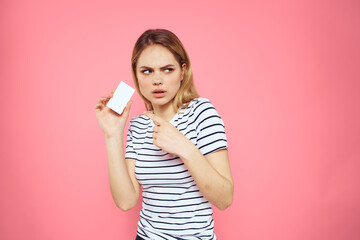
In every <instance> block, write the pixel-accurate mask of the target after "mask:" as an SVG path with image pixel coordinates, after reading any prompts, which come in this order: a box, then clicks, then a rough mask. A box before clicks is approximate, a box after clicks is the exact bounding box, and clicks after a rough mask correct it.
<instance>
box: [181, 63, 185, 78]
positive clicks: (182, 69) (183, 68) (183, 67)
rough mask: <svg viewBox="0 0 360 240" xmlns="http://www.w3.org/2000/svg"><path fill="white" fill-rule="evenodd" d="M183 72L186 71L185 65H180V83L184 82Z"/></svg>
mask: <svg viewBox="0 0 360 240" xmlns="http://www.w3.org/2000/svg"><path fill="white" fill-rule="evenodd" d="M185 71H186V63H183V64H182V65H181V81H182V80H184V76H185Z"/></svg>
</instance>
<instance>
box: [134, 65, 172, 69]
mask: <svg viewBox="0 0 360 240" xmlns="http://www.w3.org/2000/svg"><path fill="white" fill-rule="evenodd" d="M168 67H175V65H174V64H167V65H165V66H163V67H160V69H163V68H168ZM139 68H149V69H153V68H152V67H148V66H141V67H139Z"/></svg>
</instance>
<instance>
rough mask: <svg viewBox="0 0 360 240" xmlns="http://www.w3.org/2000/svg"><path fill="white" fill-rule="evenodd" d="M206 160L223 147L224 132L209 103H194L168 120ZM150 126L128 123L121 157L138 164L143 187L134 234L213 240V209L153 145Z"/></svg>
mask: <svg viewBox="0 0 360 240" xmlns="http://www.w3.org/2000/svg"><path fill="white" fill-rule="evenodd" d="M170 123H171V124H173V125H174V126H175V127H176V128H177V129H178V130H179V131H180V132H181V133H183V134H184V135H185V136H186V137H187V138H188V139H190V140H191V141H192V142H193V143H194V144H195V145H196V146H197V148H198V149H199V151H200V152H201V153H202V154H203V155H204V156H206V155H207V154H210V153H212V152H215V151H217V150H220V149H225V148H227V141H226V135H225V127H224V123H223V121H222V119H221V118H220V116H219V115H218V113H217V112H216V109H215V108H214V106H213V105H212V104H211V102H210V101H209V100H208V99H205V98H196V99H194V100H193V101H192V102H191V103H190V104H189V106H188V107H187V108H185V109H181V111H180V113H177V114H176V115H175V116H174V118H173V119H172V120H171V121H170ZM153 127H154V123H153V121H152V120H151V119H149V118H148V117H146V116H145V115H140V116H137V117H134V118H132V119H131V120H130V126H129V131H128V135H127V146H126V154H125V158H127V159H134V160H136V164H135V174H136V178H137V180H138V181H139V183H140V184H141V185H142V187H143V191H142V195H143V204H142V206H143V208H142V210H141V212H140V221H139V224H138V230H137V234H138V235H139V236H141V237H143V238H144V239H187V240H192V239H216V236H215V233H214V222H213V218H212V209H211V204H210V203H209V202H208V201H207V200H206V199H205V198H204V197H203V196H202V195H201V193H200V191H199V189H198V187H197V186H196V184H195V181H194V179H193V178H192V176H191V175H190V173H189V171H188V170H187V169H186V167H185V165H184V163H183V162H182V160H181V159H180V158H179V157H178V156H176V155H174V154H169V153H167V152H164V151H162V150H161V149H159V148H158V147H156V146H155V145H154V144H153V143H152V134H153Z"/></svg>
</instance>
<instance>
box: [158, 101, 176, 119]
mask: <svg viewBox="0 0 360 240" xmlns="http://www.w3.org/2000/svg"><path fill="white" fill-rule="evenodd" d="M153 109H154V113H155V114H156V115H157V116H159V117H161V118H162V119H164V120H166V121H170V120H171V119H173V117H174V116H175V114H176V111H175V110H174V107H173V105H172V104H167V105H166V106H153Z"/></svg>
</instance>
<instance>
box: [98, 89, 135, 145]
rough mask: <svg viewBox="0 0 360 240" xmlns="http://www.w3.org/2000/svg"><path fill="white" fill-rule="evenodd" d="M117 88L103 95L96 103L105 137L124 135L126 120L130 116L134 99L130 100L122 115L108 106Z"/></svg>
mask: <svg viewBox="0 0 360 240" xmlns="http://www.w3.org/2000/svg"><path fill="white" fill-rule="evenodd" d="M114 92H115V90H112V91H111V93H110V94H109V95H107V96H106V97H101V98H100V99H99V101H98V102H97V103H96V105H95V113H96V118H97V120H98V122H99V125H100V128H101V130H102V131H103V132H104V134H105V137H109V138H110V137H116V136H121V137H122V135H123V132H124V128H125V124H126V121H127V119H128V117H129V112H130V107H131V104H132V101H131V100H130V101H129V102H128V103H127V104H126V107H125V109H124V111H123V113H122V114H121V115H119V114H118V113H116V112H115V111H113V110H112V109H110V108H109V107H107V106H106V104H107V103H108V101H109V100H110V98H112V96H113V94H114Z"/></svg>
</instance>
